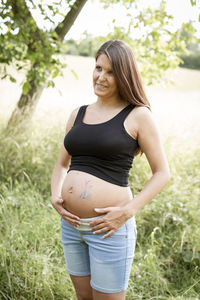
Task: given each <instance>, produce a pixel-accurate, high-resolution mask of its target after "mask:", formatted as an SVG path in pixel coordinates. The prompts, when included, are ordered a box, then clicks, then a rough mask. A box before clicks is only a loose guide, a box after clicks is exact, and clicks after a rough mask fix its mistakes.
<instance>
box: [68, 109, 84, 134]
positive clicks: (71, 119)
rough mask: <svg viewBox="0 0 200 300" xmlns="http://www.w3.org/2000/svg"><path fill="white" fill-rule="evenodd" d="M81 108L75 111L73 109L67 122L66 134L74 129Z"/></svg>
mask: <svg viewBox="0 0 200 300" xmlns="http://www.w3.org/2000/svg"><path fill="white" fill-rule="evenodd" d="M80 108H81V106H78V107H76V108H75V109H73V110H72V112H71V113H70V115H69V118H68V121H67V125H66V132H68V131H69V130H70V129H71V128H72V126H73V124H74V122H75V120H76V117H77V115H78V112H79V110H80Z"/></svg>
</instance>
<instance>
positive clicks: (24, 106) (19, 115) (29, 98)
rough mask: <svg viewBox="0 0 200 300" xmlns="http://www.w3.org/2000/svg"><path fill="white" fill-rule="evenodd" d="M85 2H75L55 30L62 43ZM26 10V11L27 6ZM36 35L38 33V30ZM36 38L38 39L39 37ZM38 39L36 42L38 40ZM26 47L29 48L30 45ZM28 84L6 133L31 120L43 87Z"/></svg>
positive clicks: (15, 8)
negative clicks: (26, 91)
mask: <svg viewBox="0 0 200 300" xmlns="http://www.w3.org/2000/svg"><path fill="white" fill-rule="evenodd" d="M86 2H87V0H76V1H75V3H74V4H73V6H72V7H71V9H70V11H69V12H68V13H67V15H66V17H65V18H64V20H63V21H62V22H61V23H60V24H59V25H58V26H57V27H56V28H55V32H56V33H57V36H58V38H59V40H60V41H63V39H64V37H65V35H66V34H67V33H68V31H69V30H70V28H71V27H72V25H73V23H74V22H75V20H76V18H77V17H78V15H79V13H80V11H81V10H82V8H83V6H84V4H85V3H86ZM13 3H14V4H13V13H14V14H16V17H17V16H18V15H17V14H18V9H19V8H18V7H16V1H14V2H13ZM26 9H27V10H28V8H27V6H26ZM27 14H28V15H29V17H32V16H31V14H30V12H29V11H27ZM38 33H40V29H39V28H38ZM38 36H39V37H40V35H38ZM39 37H38V40H40V38H39ZM38 40H37V41H38ZM41 42H42V41H41ZM28 46H30V47H31V45H28ZM36 63H37V62H36ZM32 67H33V66H32ZM30 84H31V89H30V90H29V92H28V94H27V95H24V94H23V93H22V94H21V96H20V98H19V101H18V102H17V106H16V108H15V109H14V111H13V113H12V114H11V117H10V119H9V121H8V124H7V127H6V131H7V132H10V131H12V130H13V129H14V128H17V130H18V131H20V128H21V129H24V128H25V127H26V123H27V122H28V121H29V120H31V118H32V116H33V113H34V111H35V108H36V106H37V103H38V101H39V98H40V96H41V94H42V91H43V90H44V87H45V86H44V85H43V86H37V85H36V84H35V82H34V81H32V82H31V83H30Z"/></svg>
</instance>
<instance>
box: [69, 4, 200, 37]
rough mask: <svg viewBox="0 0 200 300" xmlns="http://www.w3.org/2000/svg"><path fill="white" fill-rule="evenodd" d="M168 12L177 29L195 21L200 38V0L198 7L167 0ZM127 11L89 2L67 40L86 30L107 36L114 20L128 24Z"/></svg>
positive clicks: (121, 23)
mask: <svg viewBox="0 0 200 300" xmlns="http://www.w3.org/2000/svg"><path fill="white" fill-rule="evenodd" d="M141 1H142V2H143V5H146V4H147V3H148V4H151V5H152V6H156V5H158V4H159V0H141ZM166 2H167V6H166V8H167V12H168V13H169V14H171V15H172V16H173V17H174V25H175V27H180V25H181V23H183V22H188V21H189V20H194V21H195V27H196V29H197V30H198V36H200V22H199V21H198V17H199V14H200V0H197V3H198V4H197V5H196V6H191V3H190V0H167V1H166ZM126 13H127V10H126V9H125V8H124V7H122V5H120V6H119V5H116V4H115V5H114V6H113V8H110V9H109V8H108V9H104V8H103V5H102V3H100V1H97V0H90V1H87V2H86V4H85V6H84V7H83V9H82V11H81V12H80V14H79V16H78V18H77V20H76V21H75V23H74V25H73V26H72V28H71V29H70V32H69V33H68V35H67V38H73V39H79V38H80V37H81V34H82V33H83V32H84V31H85V30H86V31H87V32H88V33H90V34H92V35H94V36H98V35H107V34H108V33H109V31H110V29H111V25H112V20H113V19H114V18H115V19H116V24H117V25H124V24H126V21H127V18H126Z"/></svg>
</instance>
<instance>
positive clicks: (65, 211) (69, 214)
mask: <svg viewBox="0 0 200 300" xmlns="http://www.w3.org/2000/svg"><path fill="white" fill-rule="evenodd" d="M60 212H61V213H62V215H63V216H65V217H69V218H71V219H73V220H80V218H79V217H78V216H76V215H74V214H71V213H70V212H68V210H66V209H64V208H63V209H62V210H60Z"/></svg>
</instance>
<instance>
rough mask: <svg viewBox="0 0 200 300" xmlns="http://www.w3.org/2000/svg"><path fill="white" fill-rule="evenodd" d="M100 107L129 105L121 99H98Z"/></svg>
mask: <svg viewBox="0 0 200 300" xmlns="http://www.w3.org/2000/svg"><path fill="white" fill-rule="evenodd" d="M96 103H97V104H98V106H100V107H108V108H109V107H111V108H113V107H122V106H125V105H127V104H128V102H127V101H124V100H122V99H121V98H116V97H115V98H109V99H105V98H100V97H98V98H97V102H96Z"/></svg>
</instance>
